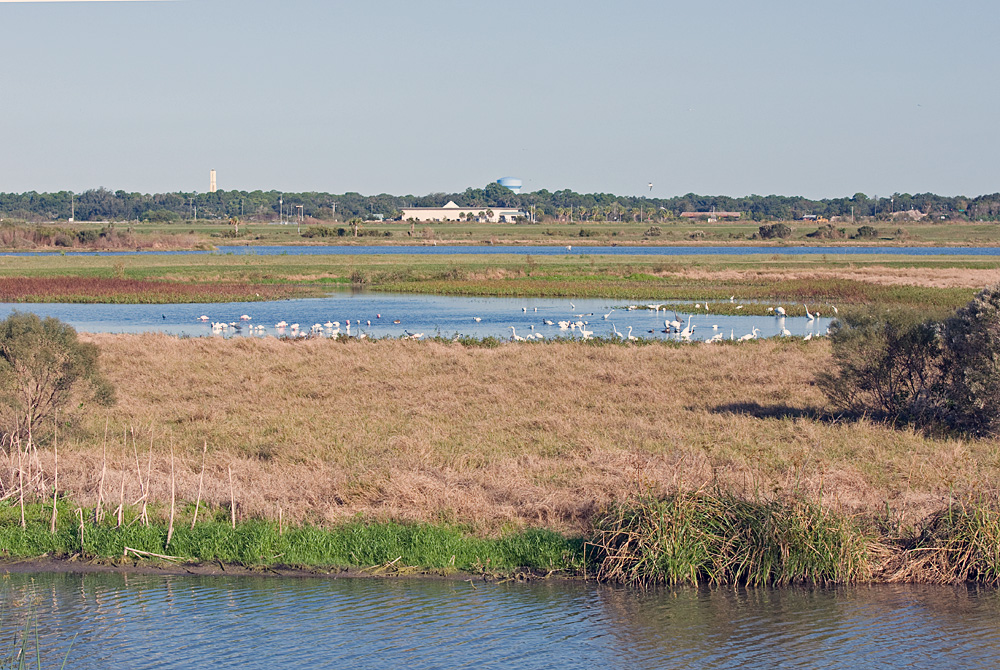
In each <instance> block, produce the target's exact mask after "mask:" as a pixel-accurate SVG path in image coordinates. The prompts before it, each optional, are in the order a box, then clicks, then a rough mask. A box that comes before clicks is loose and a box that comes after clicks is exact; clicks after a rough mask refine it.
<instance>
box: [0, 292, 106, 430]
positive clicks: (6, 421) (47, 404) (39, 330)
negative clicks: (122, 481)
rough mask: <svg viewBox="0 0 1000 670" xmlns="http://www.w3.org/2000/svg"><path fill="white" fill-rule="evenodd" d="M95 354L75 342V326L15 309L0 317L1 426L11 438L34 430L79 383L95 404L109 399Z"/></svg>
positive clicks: (88, 346)
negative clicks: (88, 392)
mask: <svg viewBox="0 0 1000 670" xmlns="http://www.w3.org/2000/svg"><path fill="white" fill-rule="evenodd" d="M97 358H98V350H97V346H96V345H94V344H90V343H84V342H80V341H79V340H78V339H77V336H76V330H74V329H73V327H72V326H70V325H69V324H66V323H63V322H62V321H60V320H59V319H55V318H52V317H46V318H45V319H41V318H39V317H38V315H36V314H31V313H27V312H16V311H15V312H14V313H12V314H11V315H10V316H9V317H7V318H6V319H4V320H3V321H0V399H2V404H0V420H2V421H3V424H2V429H3V431H4V432H6V433H8V434H12V435H16V436H17V437H28V436H30V435H32V434H33V433H36V432H37V429H38V428H39V426H40V425H41V423H42V421H44V420H47V419H50V418H52V417H54V415H55V412H56V411H57V410H59V409H60V408H62V407H63V406H65V405H66V404H67V402H68V401H69V400H70V399H71V398H73V397H74V394H77V393H80V392H82V391H83V387H89V390H90V391H91V393H92V397H93V399H94V400H96V401H97V402H98V403H99V404H102V405H112V404H114V389H113V388H112V386H111V385H110V384H109V383H108V381H107V380H106V379H104V377H103V376H102V375H101V373H100V371H99V368H98V361H97Z"/></svg>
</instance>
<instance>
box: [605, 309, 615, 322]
mask: <svg viewBox="0 0 1000 670" xmlns="http://www.w3.org/2000/svg"><path fill="white" fill-rule="evenodd" d="M614 311H615V310H614V308H612V309H611V311H610V312H608V313H607V314H605V315H604V318H605V320H606V319H607V318H608V317H609V316H611V314H612V313H613V312H614Z"/></svg>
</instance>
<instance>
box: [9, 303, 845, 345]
mask: <svg viewBox="0 0 1000 670" xmlns="http://www.w3.org/2000/svg"><path fill="white" fill-rule="evenodd" d="M646 304H648V303H645V302H641V303H634V304H632V305H631V306H645V305H646ZM696 304H697V305H698V306H699V307H698V308H697V309H692V305H691V303H685V304H684V306H683V308H681V306H680V305H678V306H677V307H678V309H677V310H676V312H675V311H674V309H673V307H672V306H671V305H670V304H669V303H666V304H665V306H664V307H663V308H662V309H660V310H653V309H631V310H630V309H629V306H630V304H629V303H627V302H623V301H621V300H612V299H607V298H599V299H595V298H590V299H573V300H570V299H565V298H469V297H452V296H435V295H410V294H394V293H368V292H363V291H362V292H351V291H344V292H338V293H334V294H332V295H330V296H328V297H325V298H309V299H301V300H275V301H268V302H247V303H243V302H233V303H215V304H177V305H111V304H93V305H88V304H64V303H34V304H10V303H6V304H4V303H0V318H5V317H6V316H7V315H8V314H9V313H10V312H11V311H13V310H21V311H28V312H34V313H36V314H38V315H39V316H54V317H56V318H58V319H61V320H63V321H65V322H67V323H69V324H70V325H72V326H73V327H74V328H76V329H77V330H80V331H83V332H112V333H141V332H163V333H169V334H173V335H182V336H191V337H198V336H209V335H215V336H220V337H231V336H238V337H264V336H268V335H272V336H273V335H278V336H293V335H295V334H296V333H302V334H308V333H310V330H311V328H312V327H313V326H314V325H317V324H318V325H320V326H321V328H319V329H318V330H317V331H316V335H317V336H322V337H330V336H332V335H333V334H334V333H337V332H339V334H341V335H346V334H349V335H351V336H352V337H358V336H360V335H361V334H364V335H365V336H366V337H371V338H381V337H401V336H405V335H407V334H408V333H410V334H420V333H423V334H424V336H425V337H432V336H435V335H440V336H443V337H453V336H455V335H467V336H473V337H487V336H494V337H503V338H510V337H511V336H512V335H513V334H516V335H517V336H518V337H527V336H528V335H536V336H537V335H542V336H543V338H544V339H552V338H555V337H577V338H578V337H581V330H580V328H579V327H578V326H576V325H573V324H577V323H578V322H583V323H584V330H585V331H587V332H592V333H593V336H594V337H617V336H616V335H615V331H617V332H619V333H621V334H622V335H623V336H624V337H628V336H629V328H630V327H631V329H632V330H631V335H632V336H633V337H645V338H657V339H679V338H680V337H681V335H680V333H678V332H677V331H676V329H672V332H670V333H665V332H663V331H664V330H666V325H665V321H668V320H669V321H674V320H675V319H676V320H677V321H679V322H681V324H682V328H686V327H687V326H688V323H689V321H690V325H691V327H692V328H693V333H692V334H691V336H690V339H691V340H692V341H704V340H708V339H710V338H712V337H721V338H722V339H726V340H728V339H730V338H735V339H738V338H740V337H743V336H745V335H747V334H750V333H752V332H753V329H754V328H757V329H758V335H759V336H760V337H773V336H777V335H781V334H782V333H783V330H782V329H784V331H785V332H787V333H788V334H790V335H793V336H800V337H804V336H807V335H816V336H818V335H822V334H824V333H826V330H827V328H828V326H829V324H830V321H831V319H830V318H828V316H823V314H824V313H825V314H827V315H830V314H831V306H829V305H813V306H812V307H810V310H811V311H817V310H818V311H819V312H820V316H819V317H818V318H816V319H813V320H809V319H807V318H805V317H788V318H784V319H782V318H776V317H773V316H757V317H753V316H724V315H720V314H714V313H713V311H712V310H713V307H712V305H711V304H710V303H696ZM706 304H707V310H706ZM727 306H729V307H731V305H727ZM685 310H686V311H685ZM605 315H607V316H608V318H607V319H605V318H604V317H605ZM202 316H205V317H208V319H207V320H204V321H201V320H199V319H200V317H202ZM242 316H249V317H250V319H249V320H243V319H241V318H240V317H242ZM476 319H478V321H477V320H476ZM348 320H350V322H351V328H350V330H349V331H348V328H347V321H348ZM282 321H284V322H285V323H286V324H288V325H287V326H286V327H284V328H277V327H276V324H278V323H280V322H282ZM397 321H398V323H397ZM546 321H551V322H552V325H549V324H547V323H546ZM560 321H562V322H569V323H570V324H571V325H568V326H565V327H560V325H559V322H560ZM222 323H224V324H226V327H225V328H224V329H223V328H220V327H213V324H222ZM296 323H297V324H298V325H299V328H298V329H296V330H295V331H293V330H292V328H291V325H292V324H296ZM327 323H331V324H332V323H338V324H339V325H338V326H335V327H329V328H328V327H323V326H325V324H327ZM229 324H236V325H237V326H239V330H237V329H236V328H234V327H232V326H230V325H229ZM251 326H254V328H253V329H251ZM258 326H263V330H258V329H257V328H256V327H258ZM511 327H513V328H514V330H513V331H512V330H511Z"/></svg>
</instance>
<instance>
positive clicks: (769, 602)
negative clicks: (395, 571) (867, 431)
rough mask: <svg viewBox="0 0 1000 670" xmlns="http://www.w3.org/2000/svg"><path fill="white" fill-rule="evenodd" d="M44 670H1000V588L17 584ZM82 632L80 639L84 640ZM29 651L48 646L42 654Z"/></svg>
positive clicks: (48, 578) (50, 578) (147, 580)
mask: <svg viewBox="0 0 1000 670" xmlns="http://www.w3.org/2000/svg"><path fill="white" fill-rule="evenodd" d="M0 598H2V600H3V605H4V613H5V616H4V618H3V622H2V624H3V634H4V635H5V638H4V639H5V640H10V639H12V636H14V635H15V634H17V633H18V631H19V630H21V629H23V626H24V624H25V622H26V618H27V621H28V623H29V624H33V625H36V626H37V629H38V634H39V648H40V653H41V657H42V660H43V664H42V665H43V667H58V666H59V664H60V663H61V662H62V658H63V657H64V656H65V655H66V653H67V650H68V651H69V662H68V663H67V666H66V667H72V668H107V669H110V668H153V667H156V668H190V667H199V666H200V667H204V666H205V665H206V664H207V663H208V662H209V659H211V661H210V662H211V664H212V665H213V666H215V667H222V668H237V667H239V668H276V667H281V668H315V667H337V668H365V667H408V668H456V667H517V668H554V667H610V668H665V667H672V668H674V667H692V668H696V667H700V668H708V667H710V668H737V667H751V668H758V667H777V668H807V667H810V668H814V667H824V668H876V667H915V668H933V667H951V668H988V667H995V665H996V662H997V661H998V660H1000V626H998V623H1000V594H998V593H997V592H996V591H994V590H989V589H972V588H966V587H958V588H956V587H929V586H854V587H840V588H783V589H751V590H746V589H694V588H683V589H676V590H668V589H662V590H652V591H648V592H638V591H632V590H628V589H622V588H613V587H605V586H596V585H594V584H591V583H583V582H565V581H543V582H538V583H529V584H523V583H501V584H495V583H483V582H476V583H473V582H467V581H460V580H453V581H451V580H413V579H403V580H383V579H322V578H303V579H275V578H266V577H264V578H253V577H231V578H224V577H161V576H148V575H126V574H107V573H105V574H46V573H39V574H11V575H8V576H6V577H5V578H4V580H3V584H2V586H0ZM74 636H76V637H75V639H74ZM32 654H34V649H33V644H32Z"/></svg>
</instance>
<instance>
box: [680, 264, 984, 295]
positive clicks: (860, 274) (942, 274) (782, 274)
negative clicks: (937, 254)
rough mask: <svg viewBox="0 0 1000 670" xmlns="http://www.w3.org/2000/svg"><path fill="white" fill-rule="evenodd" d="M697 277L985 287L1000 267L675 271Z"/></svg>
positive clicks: (689, 276)
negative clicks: (843, 280)
mask: <svg viewBox="0 0 1000 670" xmlns="http://www.w3.org/2000/svg"><path fill="white" fill-rule="evenodd" d="M669 274H674V275H678V276H682V277H687V278H690V279H696V280H708V279H710V280H714V281H744V280H747V279H752V280H761V279H766V280H769V281H772V282H775V283H778V282H782V281H789V280H793V279H851V280H855V281H863V282H867V283H870V284H880V285H884V286H921V287H925V288H975V289H978V288H982V287H983V286H991V285H993V284H997V283H1000V269H995V268H962V267H953V268H951V267H909V268H908V267H885V266H881V265H873V266H867V267H866V266H862V265H859V266H857V267H846V268H836V269H834V268H831V269H822V268H810V269H806V270H803V269H798V268H794V267H793V268H790V269H785V270H775V269H774V268H768V269H766V270H761V269H755V270H722V271H719V270H709V269H684V270H680V271H675V272H671V273H669Z"/></svg>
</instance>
